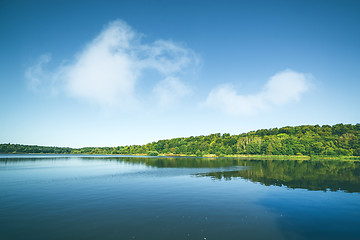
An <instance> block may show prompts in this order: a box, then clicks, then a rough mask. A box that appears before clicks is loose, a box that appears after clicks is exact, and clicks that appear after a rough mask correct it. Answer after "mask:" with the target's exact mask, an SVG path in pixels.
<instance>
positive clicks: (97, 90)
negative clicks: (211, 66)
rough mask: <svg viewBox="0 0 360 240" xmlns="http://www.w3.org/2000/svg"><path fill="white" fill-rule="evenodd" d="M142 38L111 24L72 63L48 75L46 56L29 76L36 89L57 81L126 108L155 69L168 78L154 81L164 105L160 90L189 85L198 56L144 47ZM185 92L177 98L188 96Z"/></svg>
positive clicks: (160, 45) (171, 45)
mask: <svg viewBox="0 0 360 240" xmlns="http://www.w3.org/2000/svg"><path fill="white" fill-rule="evenodd" d="M142 36H143V35H142V34H140V33H137V32H136V31H134V30H133V29H132V28H131V27H130V26H129V25H127V24H126V23H125V22H123V21H120V20H117V21H114V22H111V23H109V24H108V25H107V26H106V27H105V28H104V29H103V31H102V32H101V33H100V34H99V35H98V36H97V37H96V38H95V39H93V40H92V41H91V42H90V43H89V44H87V45H86V46H85V48H84V49H83V50H82V51H80V52H78V53H77V54H75V56H74V58H73V60H72V61H71V62H70V63H67V64H63V65H60V66H58V67H57V68H56V69H55V70H53V71H45V70H44V68H43V66H44V65H45V64H46V63H48V62H49V61H50V58H49V57H46V55H44V56H42V57H40V60H39V62H38V63H36V64H35V65H34V66H31V67H30V68H28V69H27V71H26V73H25V76H26V78H27V79H29V81H30V82H31V85H32V86H33V87H32V88H34V89H35V88H37V87H39V86H40V85H43V84H46V82H47V81H52V82H54V81H56V82H57V83H58V84H57V85H60V86H61V88H62V90H63V91H65V92H66V93H67V94H68V95H69V96H72V97H75V98H78V99H82V100H86V101H89V102H94V103H97V104H100V105H106V106H109V105H110V106H111V105H118V106H123V107H126V106H129V104H130V105H131V104H132V103H134V102H136V98H135V96H136V94H135V92H136V84H137V82H138V81H139V79H140V77H141V76H142V74H143V73H144V71H145V70H146V69H151V70H155V71H156V72H158V73H159V74H160V75H161V76H162V79H165V80H162V81H159V83H158V84H155V83H154V86H155V88H154V91H153V92H155V93H156V94H159V99H160V101H164V99H165V98H166V97H164V96H165V94H164V92H165V88H166V87H164V86H163V88H161V87H160V86H162V85H163V84H164V83H168V85H169V81H170V85H171V84H173V85H174V84H175V85H177V86H185V84H184V83H182V81H181V80H180V78H179V77H180V75H181V74H182V73H183V72H184V71H186V70H187V69H188V68H191V66H194V65H196V64H197V63H198V58H197V56H196V54H195V53H194V52H193V51H192V50H191V49H189V48H187V47H185V46H183V45H181V44H179V43H175V42H172V41H165V40H157V41H155V42H153V43H151V44H143V43H142ZM169 79H170V80H169ZM171 79H176V80H171ZM159 80H161V79H159ZM165 85H166V84H165ZM170 85H169V86H170ZM179 91H180V92H181V91H182V90H179ZM150 92H151V91H150ZM180 92H179V93H177V94H175V95H177V96H178V97H180V96H183V95H184V94H183V93H180ZM169 99H170V98H169Z"/></svg>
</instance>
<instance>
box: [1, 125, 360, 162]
mask: <svg viewBox="0 0 360 240" xmlns="http://www.w3.org/2000/svg"><path fill="white" fill-rule="evenodd" d="M359 139H360V124H359V123H358V124H355V125H352V124H336V125H333V126H330V125H323V126H319V125H302V126H296V127H289V126H287V127H282V128H271V129H260V130H257V131H250V132H248V133H242V134H238V135H230V134H228V133H224V134H220V133H215V134H210V135H206V136H197V137H193V136H191V137H183V138H173V139H168V140H160V141H156V142H152V143H148V144H145V145H129V146H118V147H84V148H62V147H47V146H36V145H21V144H11V143H6V144H0V153H47V154H123V155H135V154H136V155H150V156H157V155H175V156H176V155H178V156H218V157H219V156H220V157H221V156H231V155H286V156H289V155H298V156H301V155H303V156H316V155H319V156H360V141H359Z"/></svg>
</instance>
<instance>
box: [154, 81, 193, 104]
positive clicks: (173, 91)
mask: <svg viewBox="0 0 360 240" xmlns="http://www.w3.org/2000/svg"><path fill="white" fill-rule="evenodd" d="M153 92H154V93H155V95H156V96H157V97H158V100H159V101H158V102H159V105H161V106H169V105H171V104H174V103H175V102H176V101H177V100H178V99H179V98H181V97H184V96H186V95H189V94H190V93H191V89H190V88H189V87H188V86H187V85H185V84H184V83H183V82H182V81H180V80H179V79H178V78H175V77H168V78H166V79H164V80H163V81H161V82H159V83H158V84H157V85H156V86H155V87H154V89H153Z"/></svg>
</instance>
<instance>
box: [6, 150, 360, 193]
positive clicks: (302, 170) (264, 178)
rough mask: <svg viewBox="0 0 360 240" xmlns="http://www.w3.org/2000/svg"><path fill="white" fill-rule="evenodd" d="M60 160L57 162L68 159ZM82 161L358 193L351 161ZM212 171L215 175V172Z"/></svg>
mask: <svg viewBox="0 0 360 240" xmlns="http://www.w3.org/2000/svg"><path fill="white" fill-rule="evenodd" d="M71 158H72V157H71V156H69V157H63V158H61V159H71ZM79 158H81V159H82V160H83V161H93V160H104V161H118V162H123V163H127V164H134V165H135V164H136V165H138V164H141V165H146V166H151V167H157V168H214V169H216V170H217V169H219V168H229V167H233V166H245V167H247V168H243V169H242V170H238V171H217V172H208V173H201V174H197V176H203V177H211V178H214V179H225V180H231V179H233V178H238V177H240V178H243V179H248V180H250V181H252V182H259V183H261V184H264V185H267V186H269V185H274V186H287V187H289V188H303V189H308V190H323V191H326V190H331V191H337V190H344V191H346V192H360V162H352V161H295V160H291V161H281V160H240V159H232V158H217V159H209V158H188V157H183V158H171V157H79ZM44 159H46V160H49V159H52V160H56V159H59V158H56V157H55V158H51V157H46V158H35V157H31V158H1V159H0V160H1V161H2V162H15V161H24V160H26V161H41V160H44ZM216 170H215V171H216Z"/></svg>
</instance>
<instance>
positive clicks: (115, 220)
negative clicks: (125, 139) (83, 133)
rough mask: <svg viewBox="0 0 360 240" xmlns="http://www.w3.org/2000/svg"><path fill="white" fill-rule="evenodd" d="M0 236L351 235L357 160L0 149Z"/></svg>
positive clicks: (358, 190) (359, 205)
mask: <svg viewBox="0 0 360 240" xmlns="http://www.w3.org/2000/svg"><path fill="white" fill-rule="evenodd" d="M0 239H156V240H158V239H207V240H211V239H360V163H355V162H335V161H333V162H331V161H323V162H321V161H303V162H301V161H259V160H256V161H255V160H247V161H244V160H233V159H219V160H209V159H202V158H153V157H148V158H137V157H109V156H99V157H93V156H56V155H54V156H49V155H47V156H41V155H38V156H34V155H31V156H26V155H22V156H21V155H1V156H0Z"/></svg>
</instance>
